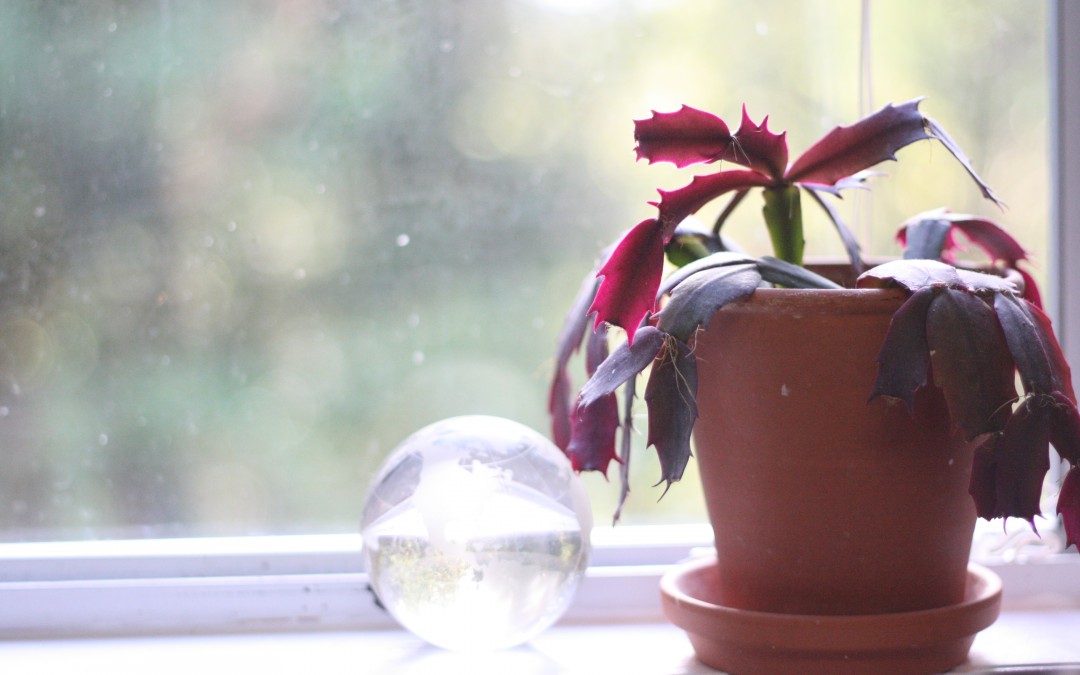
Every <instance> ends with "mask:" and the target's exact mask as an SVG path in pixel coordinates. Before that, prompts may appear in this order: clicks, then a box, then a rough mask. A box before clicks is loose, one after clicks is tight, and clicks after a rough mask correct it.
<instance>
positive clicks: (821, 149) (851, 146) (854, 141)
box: [784, 99, 930, 185]
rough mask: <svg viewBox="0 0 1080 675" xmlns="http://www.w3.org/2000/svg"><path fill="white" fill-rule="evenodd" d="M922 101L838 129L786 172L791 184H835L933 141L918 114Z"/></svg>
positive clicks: (881, 111) (892, 106) (890, 108)
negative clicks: (901, 151) (915, 145)
mask: <svg viewBox="0 0 1080 675" xmlns="http://www.w3.org/2000/svg"><path fill="white" fill-rule="evenodd" d="M920 101H921V99H915V100H914V101H908V102H907V103H903V104H901V105H898V106H894V105H892V104H891V103H890V104H889V105H887V106H885V107H884V108H882V109H881V110H879V111H877V112H876V113H873V114H872V115H869V116H868V117H864V118H863V119H861V120H859V121H858V122H856V123H855V124H852V125H850V126H846V127H836V128H835V129H833V130H832V131H830V132H829V133H828V134H826V135H825V136H824V137H823V138H822V139H821V140H820V141H818V142H817V143H816V144H814V146H813V147H811V148H810V149H809V150H807V151H806V152H804V153H803V154H802V155H801V156H800V157H799V158H798V159H796V160H795V163H794V164H792V165H791V167H790V168H789V169H788V170H787V174H786V175H785V177H784V178H785V181H786V182H788V183H795V182H800V183H820V184H823V185H833V184H834V183H836V182H837V181H838V180H840V179H842V178H846V177H848V176H850V175H852V174H854V173H857V172H859V171H862V170H863V169H869V168H870V167H872V166H874V165H875V164H878V163H880V162H883V161H885V160H887V159H896V151H897V150H899V149H900V148H903V147H904V146H906V145H910V144H911V143H914V142H915V141H920V140H923V139H925V138H930V135H929V134H928V133H927V132H926V129H925V126H924V118H923V115H922V113H920V112H919V102H920Z"/></svg>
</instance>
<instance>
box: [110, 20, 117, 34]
mask: <svg viewBox="0 0 1080 675" xmlns="http://www.w3.org/2000/svg"><path fill="white" fill-rule="evenodd" d="M109 32H110V33H115V32H116V23H115V22H113V23H110V24H109Z"/></svg>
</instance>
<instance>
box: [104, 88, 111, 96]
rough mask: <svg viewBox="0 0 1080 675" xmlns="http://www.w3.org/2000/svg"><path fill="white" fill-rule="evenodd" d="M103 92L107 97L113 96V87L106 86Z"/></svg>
mask: <svg viewBox="0 0 1080 675" xmlns="http://www.w3.org/2000/svg"><path fill="white" fill-rule="evenodd" d="M103 94H104V95H105V98H109V97H110V96H112V87H105V91H104V92H103Z"/></svg>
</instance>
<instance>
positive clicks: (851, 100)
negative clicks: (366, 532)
mask: <svg viewBox="0 0 1080 675" xmlns="http://www.w3.org/2000/svg"><path fill="white" fill-rule="evenodd" d="M862 4H863V3H861V2H859V0H849V1H843V2H840V1H836V0H814V1H810V2H800V3H748V2H741V1H738V0H725V1H714V2H692V1H690V0H683V1H680V0H632V1H631V2H613V1H610V0H606V1H605V0H590V1H589V2H569V1H567V0H502V1H498V2H487V1H483V2H482V1H480V0H460V1H458V2H443V3H430V2H422V1H421V0H385V1H379V2H370V1H366V0H351V1H345V0H323V1H300V0H277V1H275V2H254V1H251V2H228V3H222V2H216V1H212V0H184V1H179V0H171V1H170V0H162V1H161V2H155V3H146V2H135V1H130V2H125V1H120V0H115V1H113V2H96V1H93V2H92V1H70V0H69V1H66V2H51V3H3V5H2V6H0V539H3V540H8V541H11V540H27V539H44V538H75V539H79V538H97V537H113V536H174V535H217V534H252V533H291V532H330V531H342V530H352V529H354V528H355V527H356V526H357V522H358V519H359V514H360V510H361V505H362V503H363V498H364V495H365V492H366V490H367V487H368V482H369V480H370V479H371V477H372V474H373V472H374V471H375V469H376V468H377V466H378V465H379V463H380V462H381V461H382V459H383V458H384V457H385V455H386V454H387V453H388V452H389V451H390V450H391V449H392V448H393V447H394V445H395V444H397V443H398V442H400V441H401V440H402V439H404V438H405V437H406V436H407V435H408V434H409V433H411V432H412V431H413V430H415V429H418V428H420V427H421V426H424V425H426V424H428V423H430V422H432V421H435V420H438V419H441V418H444V417H448V416H452V415H459V414H470V413H483V414H491V415H500V416H505V417H509V418H511V419H515V420H518V421H520V422H523V423H525V424H528V425H530V426H533V427H534V428H537V429H540V430H546V429H547V426H548V422H547V419H546V387H547V377H548V375H549V374H550V369H551V365H552V352H553V348H554V344H555V340H556V335H557V332H558V328H559V324H560V322H561V320H562V318H563V315H564V312H565V311H566V309H567V307H568V302H569V300H570V298H571V297H572V296H573V294H574V292H575V290H576V288H577V287H578V284H579V283H580V280H581V278H582V276H583V274H584V273H585V272H586V271H587V270H588V269H589V268H590V267H591V265H592V260H593V256H594V255H595V253H596V252H597V251H598V250H599V248H600V247H601V246H603V245H605V244H607V243H610V242H611V241H613V240H614V239H615V238H616V237H618V236H619V234H620V233H621V232H623V231H624V230H625V229H626V228H628V227H630V226H631V225H633V224H634V223H636V222H638V221H639V220H641V219H642V218H644V217H647V216H648V215H650V207H649V206H648V204H647V202H648V201H649V200H651V199H654V198H655V189H656V188H657V187H665V188H672V187H676V186H678V185H680V184H682V183H683V182H684V181H685V180H686V177H687V176H686V174H683V173H678V174H677V173H676V172H674V171H673V170H671V169H669V168H665V167H663V166H657V167H649V166H646V165H645V164H644V163H636V162H635V156H634V153H633V138H632V131H633V127H632V120H633V119H634V118H640V117H643V116H647V115H648V114H649V111H650V110H652V109H661V110H670V109H673V108H675V107H677V106H679V105H681V104H684V103H685V104H689V105H692V106H695V107H699V108H703V109H706V110H710V111H713V112H716V113H717V114H720V115H722V116H723V117H725V118H727V119H732V120H734V121H737V118H738V116H739V114H740V109H741V106H742V105H743V104H744V103H745V104H746V106H747V109H748V111H749V113H750V114H751V116H752V117H754V119H760V118H761V117H762V116H764V115H769V116H770V117H769V124H770V128H772V129H774V130H785V129H786V130H787V131H788V138H789V142H790V144H791V146H792V149H793V151H794V152H797V151H798V150H800V149H801V148H803V147H805V146H806V145H807V144H808V143H810V142H811V141H812V140H813V139H815V138H817V137H818V136H820V135H821V133H823V132H824V131H826V130H827V129H829V128H831V127H832V126H834V125H836V124H841V123H849V122H851V121H853V120H854V119H856V118H857V117H858V114H859V106H860V96H861V94H860V91H859V80H860V73H859V69H860V61H859V58H860V34H859V27H860V21H861V15H860V9H861V7H862ZM869 4H870V5H871V7H872V11H873V15H872V45H873V61H872V72H873V79H872V81H873V95H874V97H875V101H874V103H875V104H876V105H883V104H884V103H886V102H889V101H897V102H899V101H903V100H907V99H910V98H912V97H914V96H918V95H925V96H927V97H928V98H927V100H926V102H925V103H924V104H923V105H924V108H925V109H926V110H927V111H928V112H929V113H931V114H932V115H933V116H934V117H935V118H937V119H938V120H939V121H940V122H942V123H943V125H944V126H945V127H946V128H948V129H949V130H950V131H951V132H952V133H953V135H954V136H956V137H957V138H958V140H959V141H960V142H961V144H962V145H963V146H964V147H965V148H966V149H967V151H968V153H969V154H970V155H971V156H972V157H973V158H974V160H975V163H976V166H977V168H978V169H979V170H980V171H981V172H982V173H983V174H984V175H985V177H986V178H987V179H988V181H989V182H990V183H991V184H992V185H994V186H995V188H996V189H997V191H998V192H999V193H1000V194H1001V195H1002V196H1003V198H1004V199H1005V200H1006V201H1007V202H1009V204H1010V206H1011V209H1010V210H1009V211H1007V212H1005V213H994V212H988V211H987V207H986V205H984V204H983V203H981V202H980V201H979V198H978V195H977V194H976V193H975V191H974V190H973V189H971V187H970V185H969V184H968V183H967V182H966V181H967V179H966V177H965V176H963V175H961V173H960V172H958V171H957V170H956V168H955V165H954V163H952V162H951V161H949V160H948V158H946V157H944V156H943V154H942V151H941V150H940V148H935V147H933V146H930V145H929V144H923V145H925V147H923V146H917V147H912V148H908V149H905V150H904V151H903V153H904V154H905V158H904V159H905V161H904V164H903V165H900V164H891V163H890V164H887V165H885V166H883V167H882V168H883V171H885V172H886V173H887V174H889V175H888V176H887V177H883V178H879V179H876V180H875V184H876V190H875V192H874V195H873V200H872V204H871V206H870V208H869V209H866V210H865V212H867V213H869V216H868V217H869V221H868V222H869V225H867V223H866V222H863V224H862V225H861V226H862V227H864V228H867V227H868V228H869V229H868V231H869V232H871V233H872V240H873V246H872V251H874V252H877V253H881V254H889V253H894V252H895V251H896V249H895V245H894V243H893V241H892V235H891V233H892V231H893V230H894V229H895V227H896V225H897V224H898V223H899V222H900V221H902V220H903V219H904V218H906V217H907V216H909V215H911V214H914V213H916V212H919V211H923V210H926V209H930V208H936V207H938V206H951V207H952V208H954V209H955V210H958V211H975V212H978V213H983V214H985V215H991V216H993V217H995V218H998V219H999V220H1001V221H1002V222H1003V223H1005V224H1006V225H1007V226H1008V227H1010V228H1011V229H1013V230H1014V231H1016V232H1017V234H1018V235H1019V236H1020V237H1021V238H1022V239H1023V240H1024V241H1026V242H1028V243H1029V245H1031V247H1032V248H1033V250H1034V252H1035V259H1036V265H1037V266H1038V265H1044V263H1045V252H1046V248H1045V246H1046V244H1045V241H1046V221H1047V209H1048V206H1047V204H1048V200H1047V188H1046V184H1047V166H1046V165H1047V161H1046V155H1047V147H1046V124H1047V122H1046V117H1047V101H1046V99H1047V77H1046V64H1045V11H1046V10H1045V3H1042V2H1038V1H1036V0H1025V1H1022V2H1016V1H1013V0H994V1H989V0H963V1H959V0H958V1H956V2H950V3H938V2H930V1H926V2H887V1H880V2H871V3H869ZM756 208H757V207H755V206H743V207H742V208H741V209H740V211H739V212H738V213H737V214H736V217H735V220H734V221H733V222H732V225H731V229H732V234H733V235H734V236H736V237H737V238H739V239H740V241H741V242H742V243H743V245H744V246H746V247H747V248H749V249H751V250H758V251H760V252H764V250H765V247H766V245H767V242H766V235H765V232H764V230H763V229H762V228H761V227H760V225H758V224H757V218H758V214H757V213H756ZM842 208H848V206H846V205H842ZM704 217H705V218H708V217H709V214H704ZM808 227H809V236H810V239H811V245H810V248H809V252H810V253H812V254H814V255H838V254H840V253H841V252H842V249H841V248H840V245H839V242H838V241H837V240H836V238H835V237H834V236H833V235H832V234H831V233H830V232H829V231H828V226H827V225H826V224H825V223H824V222H823V221H821V222H819V221H812V222H810V223H809V225H808ZM642 426H644V421H642ZM642 444H643V443H642ZM640 456H641V457H647V453H641V454H640ZM692 466H693V465H692V464H691V467H692ZM633 476H634V486H635V487H634V492H633V494H632V495H631V499H630V503H629V505H628V506H627V508H626V510H625V511H624V522H629V523H634V522H639V523H641V522H672V521H680V520H688V519H700V518H701V517H702V515H701V514H702V512H703V509H702V506H701V498H700V490H699V488H697V486H696V485H694V481H695V477H694V474H693V473H692V471H691V472H689V473H688V474H687V478H686V480H685V481H684V483H685V484H684V485H679V486H677V487H676V488H674V489H672V490H670V491H669V492H668V493H667V495H666V496H665V497H664V498H663V499H662V500H659V501H658V497H659V495H660V492H659V491H658V490H654V489H652V488H651V485H652V484H653V483H655V482H656V481H657V480H658V478H659V468H658V465H657V463H656V461H655V459H643V460H641V461H638V462H637V463H636V464H635V465H634V467H633ZM586 482H587V484H588V487H589V489H590V491H591V493H592V495H593V498H594V507H595V509H596V510H597V512H598V513H600V514H606V513H610V512H611V510H612V508H611V507H612V506H613V505H614V503H615V501H616V499H617V485H616V483H617V480H613V481H612V483H607V482H605V481H604V480H603V478H600V477H598V476H587V477H586Z"/></svg>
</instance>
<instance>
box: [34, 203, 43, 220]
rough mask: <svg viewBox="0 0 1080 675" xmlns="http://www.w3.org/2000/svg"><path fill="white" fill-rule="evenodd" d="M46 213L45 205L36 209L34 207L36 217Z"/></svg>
mask: <svg viewBox="0 0 1080 675" xmlns="http://www.w3.org/2000/svg"><path fill="white" fill-rule="evenodd" d="M44 215H45V207H44V206H39V207H37V208H36V209H34V217H35V218H41V217H43V216H44Z"/></svg>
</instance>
